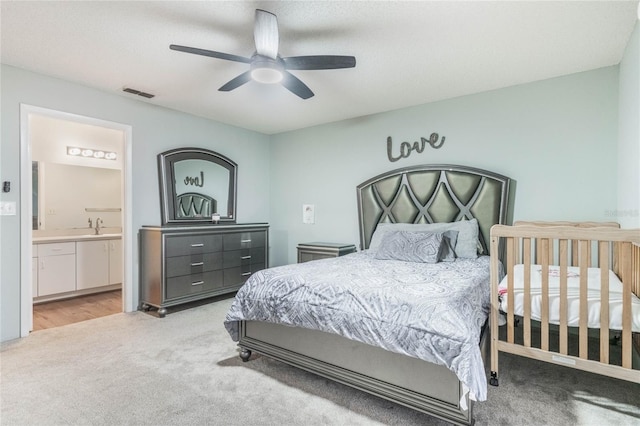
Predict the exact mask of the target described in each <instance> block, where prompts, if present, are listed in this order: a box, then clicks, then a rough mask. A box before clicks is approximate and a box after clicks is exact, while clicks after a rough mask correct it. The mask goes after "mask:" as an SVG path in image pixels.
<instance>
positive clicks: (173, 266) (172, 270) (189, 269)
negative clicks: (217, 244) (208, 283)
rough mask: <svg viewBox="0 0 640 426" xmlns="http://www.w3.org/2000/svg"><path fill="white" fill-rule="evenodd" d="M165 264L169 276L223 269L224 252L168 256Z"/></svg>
mask: <svg viewBox="0 0 640 426" xmlns="http://www.w3.org/2000/svg"><path fill="white" fill-rule="evenodd" d="M165 265H166V266H165V267H166V271H165V273H166V274H167V277H169V278H171V277H179V276H180V275H190V274H199V273H202V272H209V271H215V270H217V269H222V252H216V253H204V254H193V255H191V256H174V257H168V258H167V261H166V264H165Z"/></svg>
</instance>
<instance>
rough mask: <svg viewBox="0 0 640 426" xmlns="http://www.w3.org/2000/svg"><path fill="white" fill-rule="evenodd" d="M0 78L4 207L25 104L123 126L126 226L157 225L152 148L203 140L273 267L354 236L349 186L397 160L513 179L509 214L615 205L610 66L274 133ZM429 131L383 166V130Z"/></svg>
mask: <svg viewBox="0 0 640 426" xmlns="http://www.w3.org/2000/svg"><path fill="white" fill-rule="evenodd" d="M636 37H637V36H636ZM0 81H1V84H2V86H1V90H2V99H1V101H2V103H1V107H2V121H1V124H2V129H1V135H2V144H1V147H0V149H1V150H0V154H1V161H0V167H1V168H0V173H1V176H0V178H1V180H3V181H4V180H10V181H12V183H13V186H12V188H13V190H12V192H11V193H10V194H2V201H16V202H17V203H18V206H19V205H20V203H19V195H18V194H19V177H20V169H19V151H20V148H19V146H20V145H19V141H20V139H19V104H20V103H25V104H29V105H34V106H39V107H44V108H51V109H55V110H60V111H65V112H70V113H75V114H80V115H85V116H90V117H96V118H99V119H103V120H109V121H114V122H119V123H124V124H129V125H131V126H132V127H133V164H134V167H133V197H134V217H133V226H134V229H138V228H139V227H140V226H142V225H146V224H158V223H159V222H160V213H159V210H158V209H157V208H156V206H159V197H158V192H157V186H158V181H157V168H156V167H157V165H156V155H157V153H159V152H161V151H164V150H167V149H170V148H174V147H177V146H187V145H191V146H200V147H207V148H209V149H213V150H215V151H219V152H220V153H222V154H224V155H226V156H228V157H229V158H231V159H234V160H235V161H237V162H238V164H239V178H238V181H239V188H238V198H239V200H238V221H239V222H260V221H268V222H270V224H271V230H270V236H271V264H272V266H275V265H279V264H284V263H290V262H295V259H296V253H295V247H296V245H297V244H298V243H299V242H305V241H338V242H348V243H354V244H357V243H358V240H359V237H358V230H357V205H356V197H355V195H356V193H355V188H356V186H357V185H358V184H359V183H361V182H363V181H364V180H366V179H368V178H370V177H372V176H375V175H377V174H380V173H383V172H385V171H388V170H391V169H393V168H399V167H406V166H411V165H416V164H423V163H431V164H447V163H448V164H461V165H468V166H474V167H479V168H484V169H488V170H492V171H495V172H498V173H501V174H504V175H507V176H509V177H511V178H513V179H515V180H516V182H517V190H516V198H515V210H514V218H515V219H523V220H524V219H538V220H562V219H566V220H611V218H610V217H607V212H608V211H611V210H612V209H616V207H617V205H618V204H617V201H618V200H617V196H616V188H617V176H616V167H617V161H618V152H617V132H618V91H619V90H622V88H620V87H619V84H618V67H608V68H603V69H599V70H594V71H589V72H584V73H580V74H573V75H569V76H566V77H561V78H556V79H551V80H545V81H541V82H537V83H532V84H526V85H521V86H516V87H511V88H507V89H501V90H496V91H491V92H486V93H481V94H477V95H472V96H465V97H461V98H456V99H451V100H447V101H442V102H436V103H431V104H426V105H420V106H416V107H412V108H405V109H402V110H397V111H391V112H387V113H383V114H377V115H372V116H367V117H362V118H358V119H353V120H346V121H341V122H337V123H332V124H327V125H323V126H317V127H313V128H308V129H303V130H299V131H294V132H288V133H283V134H279V135H274V136H271V137H269V136H266V135H262V134H259V133H255V132H251V131H249V130H244V129H239V128H236V127H232V126H227V125H223V124H220V123H217V122H213V121H210V120H205V119H202V118H198V117H194V116H191V115H188V114H183V113H179V112H176V111H171V110H168V109H164V108H159V107H155V106H153V105H151V104H148V103H144V102H138V101H134V100H129V99H126V98H124V97H122V96H119V95H116V94H109V93H105V92H100V91H97V90H93V89H90V88H87V87H83V86H79V85H76V84H73V83H69V82H65V81H62V80H58V79H54V78H50V77H46V76H42V75H38V74H34V73H30V72H27V71H23V70H19V69H16V68H13V67H9V66H2V68H1V80H0ZM632 81H633V79H632ZM635 81H637V80H635ZM621 84H622V83H621ZM625 84H628V83H625ZM432 132H438V133H440V135H441V136H445V137H446V138H447V139H446V142H445V144H444V146H443V147H442V148H441V149H439V150H434V149H431V148H427V149H426V150H425V152H423V153H415V152H414V153H412V154H411V155H410V156H409V157H408V158H406V159H402V160H400V161H398V162H393V163H392V162H390V161H389V160H388V158H387V152H386V139H387V136H391V137H392V138H393V140H394V153H396V154H397V152H398V145H399V143H400V142H402V141H410V142H413V141H416V140H418V139H419V138H420V137H421V136H425V137H428V136H429V135H430V134H431V133H432ZM302 204H314V205H315V206H316V223H315V224H313V225H305V224H303V223H302ZM19 217H20V216H19V212H18V215H17V216H2V217H0V235H1V237H2V238H1V239H2V242H1V244H0V254H1V259H2V260H1V262H2V263H1V265H0V279H1V283H0V309H1V311H2V312H1V314H0V321H1V324H0V333H1V335H0V340H8V339H11V338H15V337H18V335H19V315H20V312H19V305H20V303H19V301H20V268H19V264H20V258H19V245H20V235H19V227H20V223H19ZM134 245H135V248H134V251H135V254H134V256H136V258H137V244H134ZM134 265H135V266H134V269H135V270H134V275H135V277H136V279H137V260H135V259H134ZM134 287H135V288H136V289H137V283H136V284H135V285H134ZM135 296H136V297H135V300H137V294H136V295H135Z"/></svg>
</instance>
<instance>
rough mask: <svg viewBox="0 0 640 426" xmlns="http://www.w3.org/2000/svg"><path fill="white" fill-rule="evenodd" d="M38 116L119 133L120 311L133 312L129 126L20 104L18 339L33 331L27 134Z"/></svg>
mask: <svg viewBox="0 0 640 426" xmlns="http://www.w3.org/2000/svg"><path fill="white" fill-rule="evenodd" d="M30 114H38V115H43V116H46V117H51V118H57V119H60V120H66V121H73V122H77V123H82V124H89V125H92V126H99V127H106V128H109V129H114V130H120V131H122V132H123V139H124V140H123V146H122V150H123V156H124V158H123V159H122V252H123V263H122V265H123V277H122V310H123V312H133V311H134V300H133V296H134V294H133V283H134V281H133V235H134V232H133V213H132V212H133V195H132V193H133V185H132V182H133V180H132V170H131V164H132V161H131V156H132V155H131V154H132V134H133V130H132V127H131V126H130V125H128V124H122V123H116V122H113V121H106V120H102V119H98V118H93V117H87V116H83V115H78V114H72V113H68V112H62V111H57V110H53V109H48V108H42V107H38V106H34V105H27V104H20V212H21V214H20V337H26V336H28V335H29V333H30V332H31V330H32V329H33V294H32V287H31V280H32V274H31V262H32V260H31V255H32V250H31V245H32V243H33V238H32V216H33V215H32V211H33V205H32V200H31V193H32V188H33V186H32V178H31V134H30V128H29V127H30V126H29V124H30V123H29V115H30Z"/></svg>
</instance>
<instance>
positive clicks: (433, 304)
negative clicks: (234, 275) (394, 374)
mask: <svg viewBox="0 0 640 426" xmlns="http://www.w3.org/2000/svg"><path fill="white" fill-rule="evenodd" d="M489 300H490V291H489V257H488V256H480V257H478V258H477V259H457V260H456V261H454V262H440V263H436V264H428V263H413V262H403V261H396V260H377V259H375V258H374V257H373V255H372V254H371V253H369V252H367V251H362V252H358V253H354V254H350V255H347V256H342V257H338V258H334V259H324V260H317V261H313V262H306V263H300V264H293V265H286V266H280V267H275V268H270V269H265V270H262V271H259V272H257V273H255V274H253V275H252V276H251V277H250V278H249V280H248V281H247V282H246V283H245V285H244V286H243V287H242V288H241V289H240V290H239V291H238V293H237V295H236V297H235V300H234V302H233V305H232V306H231V308H230V310H229V312H228V313H227V317H226V319H225V327H226V329H227V330H228V332H229V334H230V335H231V338H232V339H233V340H235V341H237V340H238V338H239V336H238V321H240V320H256V321H268V322H272V323H278V324H285V325H290V326H298V327H305V328H310V329H315V330H321V331H325V332H329V333H335V334H339V335H342V336H344V337H346V338H349V339H352V340H356V341H359V342H363V343H367V344H370V345H374V346H378V347H382V348H384V349H386V350H389V351H392V352H397V353H401V354H405V355H408V356H412V357H415V358H419V359H422V360H425V361H429V362H433V363H436V364H441V365H445V366H447V367H448V368H449V369H450V370H451V371H453V372H454V373H455V374H456V375H457V376H458V378H459V379H460V381H461V382H462V383H463V384H464V385H465V386H466V387H467V388H468V389H469V390H470V391H471V394H470V396H471V398H472V399H476V400H479V401H484V400H486V396H487V381H486V376H485V370H484V365H483V361H482V357H481V354H480V347H479V340H480V334H481V328H482V325H483V324H484V323H485V321H486V319H487V318H488V315H489V308H490V306H489Z"/></svg>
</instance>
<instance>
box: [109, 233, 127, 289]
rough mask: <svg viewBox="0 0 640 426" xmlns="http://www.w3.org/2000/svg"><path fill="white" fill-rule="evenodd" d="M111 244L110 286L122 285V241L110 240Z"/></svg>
mask: <svg viewBox="0 0 640 426" xmlns="http://www.w3.org/2000/svg"><path fill="white" fill-rule="evenodd" d="M108 243H109V284H111V285H113V284H122V277H123V275H124V270H123V265H122V240H120V239H119V240H108Z"/></svg>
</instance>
